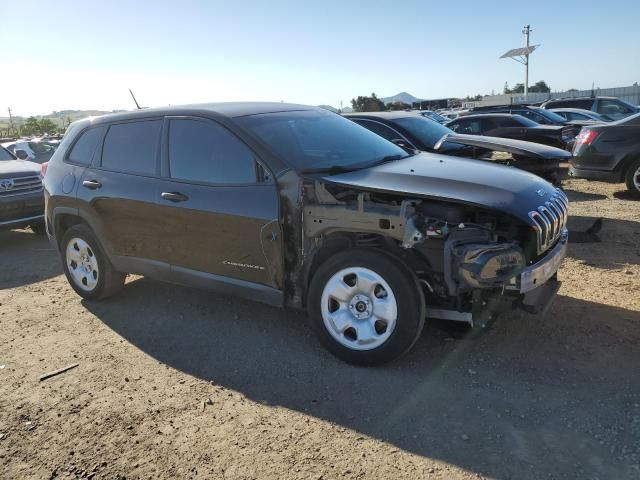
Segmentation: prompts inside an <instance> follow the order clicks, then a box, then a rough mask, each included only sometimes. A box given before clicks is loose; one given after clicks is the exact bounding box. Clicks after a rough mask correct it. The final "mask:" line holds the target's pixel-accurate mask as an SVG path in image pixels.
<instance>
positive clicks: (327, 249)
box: [44, 103, 568, 364]
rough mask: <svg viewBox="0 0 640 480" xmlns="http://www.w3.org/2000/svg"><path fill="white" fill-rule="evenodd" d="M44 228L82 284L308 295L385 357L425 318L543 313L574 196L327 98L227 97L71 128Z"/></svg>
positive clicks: (352, 348) (327, 323) (330, 319)
mask: <svg viewBox="0 0 640 480" xmlns="http://www.w3.org/2000/svg"><path fill="white" fill-rule="evenodd" d="M44 185H45V197H46V223H47V231H48V233H49V235H50V238H51V240H52V242H53V244H54V245H55V247H56V248H58V249H59V251H60V254H61V257H62V260H63V264H64V271H65V274H66V276H67V278H68V280H69V282H70V284H71V286H72V287H73V288H74V289H75V291H76V292H77V293H78V294H79V295H81V296H82V297H84V298H87V299H100V298H104V297H107V296H109V295H111V294H113V293H115V292H116V291H118V290H119V289H120V288H122V286H123V284H124V278H125V275H126V274H127V273H135V274H140V275H146V276H149V277H153V278H156V279H159V280H164V281H168V282H173V283H178V284H183V285H191V286H198V287H204V288H211V289H214V290H217V291H220V292H224V293H232V294H236V295H241V296H245V297H247V298H250V299H253V300H258V301H262V302H265V303H269V304H273V305H278V306H283V307H288V308H295V309H303V308H306V309H307V310H308V313H309V316H310V319H311V322H312V324H313V325H314V327H315V328H316V330H317V332H318V335H319V337H320V339H321V341H322V343H323V344H324V345H325V346H326V347H327V348H328V349H329V350H330V351H331V352H332V353H334V354H335V355H337V356H339V357H340V358H342V359H344V360H346V361H349V362H353V363H359V364H376V363H382V362H385V361H389V360H392V359H393V358H395V357H397V356H399V355H400V354H402V353H404V352H406V351H407V350H408V349H409V348H411V346H412V345H413V344H414V343H415V341H416V340H417V339H418V337H419V335H420V332H421V330H422V328H423V325H424V321H425V318H426V317H431V318H441V319H448V320H453V321H463V322H467V323H469V324H471V325H474V324H476V325H478V324H480V325H481V324H484V323H486V322H487V321H489V320H491V319H493V318H495V316H496V315H498V314H499V313H501V312H506V311H510V310H512V309H515V308H524V309H526V310H529V311H531V312H539V311H542V310H544V309H545V308H546V307H547V306H548V305H549V304H550V302H551V301H552V299H553V297H554V296H555V294H556V292H557V289H558V287H559V282H558V281H557V278H556V272H557V270H558V267H559V264H560V262H561V260H562V258H563V257H564V255H565V252H566V246H567V230H566V227H565V226H566V221H567V208H568V203H567V198H566V196H565V195H564V193H562V191H561V190H560V189H556V188H554V187H553V186H552V185H551V184H549V183H547V182H546V181H544V180H542V179H540V178H539V177H536V176H535V175H533V174H530V173H527V172H524V171H521V170H516V169H512V168H507V167H503V166H500V165H492V164H487V163H482V162H477V161H474V160H467V159H463V158H456V157H450V156H446V155H440V154H435V153H420V154H415V155H411V154H408V153H407V152H405V151H404V150H402V149H401V148H399V147H398V146H396V145H394V144H393V143H391V142H389V141H387V140H385V139H383V138H381V137H379V136H378V135H376V134H374V133H372V132H370V131H369V130H367V129H365V128H363V127H361V126H359V125H357V124H355V123H353V122H351V121H349V120H347V119H345V118H342V117H340V116H339V115H336V114H334V113H331V112H328V111H325V110H322V109H319V108H314V107H305V106H300V105H288V104H282V103H229V104H209V105H194V106H185V107H171V108H163V109H149V110H139V111H135V112H127V113H118V114H114V115H107V116H104V117H98V118H92V119H86V120H82V121H79V122H76V123H74V124H72V125H71V127H70V129H69V130H68V133H67V135H65V138H64V140H63V142H62V144H61V145H60V147H59V148H58V150H57V151H56V153H55V154H54V156H53V158H52V160H51V162H50V164H49V167H48V170H47V173H46V176H45V179H44Z"/></svg>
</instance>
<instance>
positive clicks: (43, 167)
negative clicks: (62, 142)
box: [40, 162, 49, 179]
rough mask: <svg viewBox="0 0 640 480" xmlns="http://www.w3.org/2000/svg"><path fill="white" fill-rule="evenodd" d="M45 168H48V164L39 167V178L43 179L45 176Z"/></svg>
mask: <svg viewBox="0 0 640 480" xmlns="http://www.w3.org/2000/svg"><path fill="white" fill-rule="evenodd" d="M47 168H49V162H44V163H43V164H41V165H40V178H42V179H44V176H45V175H46V174H47Z"/></svg>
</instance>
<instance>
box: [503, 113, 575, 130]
mask: <svg viewBox="0 0 640 480" xmlns="http://www.w3.org/2000/svg"><path fill="white" fill-rule="evenodd" d="M513 118H514V119H515V120H517V121H518V123H519V124H520V125H521V126H523V127H537V126H539V125H540V124H539V123H536V122H534V121H533V120H531V119H529V118H526V117H523V116H522V115H513ZM562 120H563V121H564V118H563V119H562Z"/></svg>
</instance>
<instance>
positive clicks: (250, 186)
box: [158, 116, 282, 288]
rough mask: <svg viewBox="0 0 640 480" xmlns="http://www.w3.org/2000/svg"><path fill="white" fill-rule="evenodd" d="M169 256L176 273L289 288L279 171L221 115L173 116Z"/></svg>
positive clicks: (166, 219) (166, 169) (167, 167)
mask: <svg viewBox="0 0 640 480" xmlns="http://www.w3.org/2000/svg"><path fill="white" fill-rule="evenodd" d="M165 122H166V123H165V131H166V133H165V135H164V140H163V145H164V149H163V175H164V176H165V179H164V181H163V184H162V189H161V191H160V192H159V197H158V202H159V204H160V205H161V208H162V219H163V221H162V224H161V226H160V228H161V237H162V239H163V242H162V258H163V260H164V261H166V262H169V263H170V264H171V266H172V275H176V276H177V277H179V276H180V275H183V274H193V273H195V272H204V273H206V274H212V275H216V276H221V277H226V278H228V279H239V280H244V281H248V282H253V283H259V284H263V285H267V286H272V287H276V288H281V278H280V274H281V273H280V272H281V268H280V267H281V262H282V258H281V237H282V235H281V232H280V225H279V221H278V219H279V214H278V212H279V201H278V194H277V188H276V183H275V181H274V179H273V177H272V175H271V174H270V173H269V172H268V171H267V170H266V169H265V167H264V166H263V165H262V164H261V163H260V161H259V160H258V158H257V156H256V155H255V153H254V152H253V151H252V150H251V149H250V148H249V147H248V146H247V145H246V144H245V143H244V142H243V141H242V140H240V139H239V138H238V137H237V136H236V135H235V134H234V133H233V132H231V131H230V130H228V129H227V128H226V127H224V126H223V125H221V124H220V123H218V122H216V121H213V120H210V119H205V118H199V117H190V116H181V117H167V118H166V121H165Z"/></svg>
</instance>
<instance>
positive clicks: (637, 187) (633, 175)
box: [626, 158, 640, 197]
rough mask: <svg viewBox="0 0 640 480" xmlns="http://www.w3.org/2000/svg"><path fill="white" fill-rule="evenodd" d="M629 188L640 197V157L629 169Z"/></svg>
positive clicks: (627, 179)
mask: <svg viewBox="0 0 640 480" xmlns="http://www.w3.org/2000/svg"><path fill="white" fill-rule="evenodd" d="M626 181H627V188H628V189H629V191H630V192H631V193H632V194H633V195H634V196H635V197H640V158H639V159H638V160H636V161H635V162H633V163H632V164H631V166H630V167H629V169H628V170H627V178H626Z"/></svg>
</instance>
